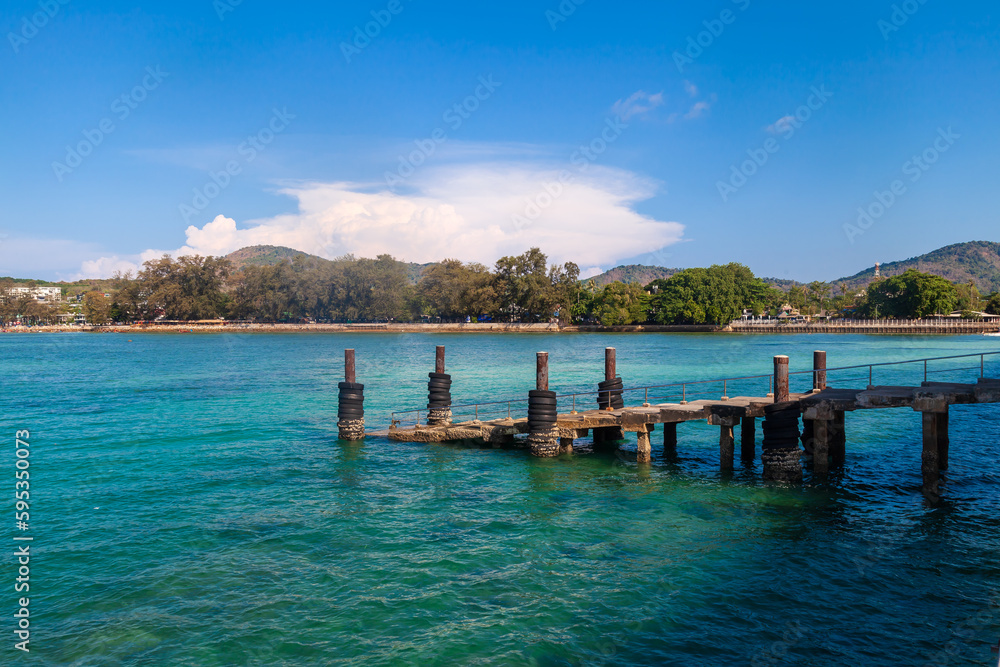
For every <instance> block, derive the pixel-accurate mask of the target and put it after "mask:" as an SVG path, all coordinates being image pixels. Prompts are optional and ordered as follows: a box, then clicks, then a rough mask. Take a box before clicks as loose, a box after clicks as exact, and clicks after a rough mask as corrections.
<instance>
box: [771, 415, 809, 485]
mask: <svg viewBox="0 0 1000 667" xmlns="http://www.w3.org/2000/svg"><path fill="white" fill-rule="evenodd" d="M800 413H801V408H800V407H799V404H798V403H795V402H792V401H788V402H785V403H774V404H772V405H768V406H765V407H764V422H763V424H762V428H763V431H764V441H763V444H762V445H761V449H762V451H761V461H762V463H763V465H764V479H765V480H769V481H775V482H788V483H797V482H801V481H802V450H800V449H799V435H800V431H799V414H800Z"/></svg>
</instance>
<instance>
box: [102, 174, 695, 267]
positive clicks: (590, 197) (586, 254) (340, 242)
mask: <svg viewBox="0 0 1000 667" xmlns="http://www.w3.org/2000/svg"><path fill="white" fill-rule="evenodd" d="M561 171H562V170H561V169H560V168H544V167H538V166H529V165H521V164H482V165H463V166H453V167H449V168H446V169H439V170H433V171H432V170H427V172H426V175H425V176H423V177H422V178H419V179H418V178H415V179H414V182H413V183H411V185H412V186H413V189H414V192H413V193H412V194H406V195H401V194H396V193H393V192H389V191H386V190H383V189H379V190H376V191H372V189H371V187H368V186H365V185H364V184H357V183H345V182H340V183H317V182H312V183H299V184H295V185H290V186H287V187H285V188H283V189H282V190H281V191H280V192H281V193H282V194H284V195H287V196H290V197H292V198H294V199H295V200H296V201H297V202H298V207H297V209H298V210H297V211H295V212H294V213H288V214H283V215H278V216H274V217H271V218H264V219H259V220H249V221H246V222H245V223H243V224H237V223H236V221H235V220H233V219H232V218H228V217H226V216H224V215H218V216H217V217H215V218H214V219H213V220H211V221H210V222H208V223H206V224H204V225H203V226H201V227H198V226H195V225H192V226H190V227H188V228H187V230H186V231H185V236H186V243H185V244H184V246H183V247H181V248H178V249H177V250H174V251H171V252H170V253H169V254H171V255H174V256H180V255H187V254H200V255H216V256H218V255H225V254H227V253H229V252H232V251H233V250H237V249H239V248H242V247H245V246H251V245H281V246H288V247H291V248H295V249H297V250H301V251H304V252H308V253H311V254H316V255H319V256H321V257H326V258H331V259H332V258H334V257H338V256H341V255H344V254H347V253H353V254H355V255H359V256H364V257H374V256H376V255H378V254H382V253H388V254H391V255H393V256H395V257H397V258H398V259H401V260H406V261H413V262H422V263H423V262H433V261H438V260H441V259H444V258H448V257H454V258H458V259H462V260H464V261H477V262H482V263H484V264H487V265H491V264H492V263H493V262H495V261H496V260H497V259H498V258H499V257H501V256H504V255H511V254H519V253H521V252H524V251H525V250H526V249H528V248H530V247H536V246H537V247H539V248H541V249H542V251H543V252H545V253H546V254H548V255H549V258H550V260H551V261H553V262H559V263H562V262H566V261H573V262H577V263H578V264H580V265H581V266H587V267H597V266H600V265H608V264H612V263H614V262H616V261H618V260H620V259H622V258H626V257H631V256H634V255H637V254H641V253H644V252H651V251H654V250H657V249H660V248H663V247H665V246H668V245H671V244H673V243H676V242H678V241H679V240H681V238H682V236H683V233H684V227H683V226H682V225H680V224H679V223H676V222H667V221H660V220H656V219H654V218H651V217H649V216H645V215H642V214H640V213H638V212H636V211H635V209H634V205H635V204H636V203H637V202H640V201H643V200H646V199H649V198H650V197H652V196H653V195H654V194H655V191H656V188H655V185H654V184H653V183H651V182H649V181H646V180H645V179H642V178H640V177H638V176H636V175H635V174H633V173H631V172H626V171H622V170H617V169H610V168H604V167H596V166H593V165H591V166H590V167H589V168H588V170H587V172H586V173H585V174H578V175H575V177H574V178H572V179H570V180H569V181H568V182H566V181H565V179H564V182H562V183H560V178H559V176H560V172H561ZM557 185H558V186H559V187H561V191H559V188H557V187H556V186H557ZM549 192H558V194H557V195H556V196H554V197H551V196H549V197H548V198H547V197H546V195H548V193H549ZM537 202H543V203H544V204H545V205H544V207H540V208H538V213H537V215H534V216H531V218H530V220H529V223H528V224H518V223H517V222H515V221H516V220H517V219H518V218H520V219H521V220H522V221H523V220H524V219H525V218H524V212H525V210H526V208H529V207H531V205H532V204H533V203H537ZM160 254H162V253H161V251H158V250H147V251H145V252H144V253H141V255H138V256H135V257H103V258H100V259H98V260H96V261H92V262H87V263H85V264H84V266H83V269H82V273H83V274H86V275H87V277H94V276H99V275H108V274H109V273H110V272H113V270H116V269H117V270H123V269H128V268H132V269H134V268H136V267H137V266H138V264H139V263H140V262H141V261H144V260H145V259H150V258H153V257H157V256H159V255H160Z"/></svg>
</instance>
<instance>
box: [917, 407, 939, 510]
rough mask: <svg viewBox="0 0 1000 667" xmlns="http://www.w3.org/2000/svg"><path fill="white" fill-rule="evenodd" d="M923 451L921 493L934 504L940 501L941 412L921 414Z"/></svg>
mask: <svg viewBox="0 0 1000 667" xmlns="http://www.w3.org/2000/svg"><path fill="white" fill-rule="evenodd" d="M921 414H922V415H923V435H924V449H923V454H922V456H921V460H920V470H921V473H922V474H923V489H922V490H923V493H924V497H925V498H927V500H928V501H930V502H932V503H935V502H937V501H938V500H940V499H941V490H940V488H939V485H940V481H941V462H940V458H939V456H940V454H939V451H940V450H939V447H940V444H941V439H940V438H941V436H940V433H941V426H942V423H941V422H942V420H941V415H942V414H944V413H941V412H923V413H921Z"/></svg>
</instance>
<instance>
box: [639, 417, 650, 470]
mask: <svg viewBox="0 0 1000 667" xmlns="http://www.w3.org/2000/svg"><path fill="white" fill-rule="evenodd" d="M652 430H653V425H652V424H645V425H644V426H643V428H642V429H640V430H639V431H638V433H636V436H637V437H638V443H639V446H638V448H637V449H636V461H638V462H639V463H649V462H650V461H652V460H653V447H652V445H651V444H650V438H649V434H650V433H651V432H652Z"/></svg>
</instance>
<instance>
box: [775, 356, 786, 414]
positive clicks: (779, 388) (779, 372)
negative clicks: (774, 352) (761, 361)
mask: <svg viewBox="0 0 1000 667" xmlns="http://www.w3.org/2000/svg"><path fill="white" fill-rule="evenodd" d="M788 394H789V392H788V357H786V356H784V355H778V356H776V357H775V358H774V402H775V403H784V402H786V401H787V400H788Z"/></svg>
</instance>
